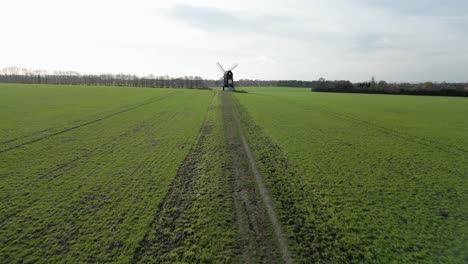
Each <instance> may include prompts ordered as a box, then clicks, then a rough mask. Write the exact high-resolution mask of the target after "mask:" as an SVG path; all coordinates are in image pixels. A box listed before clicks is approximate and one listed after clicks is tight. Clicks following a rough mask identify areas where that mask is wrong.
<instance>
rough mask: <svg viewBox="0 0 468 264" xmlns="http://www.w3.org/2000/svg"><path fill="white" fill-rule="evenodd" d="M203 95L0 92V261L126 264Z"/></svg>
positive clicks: (37, 89) (189, 134) (185, 148)
mask: <svg viewBox="0 0 468 264" xmlns="http://www.w3.org/2000/svg"><path fill="white" fill-rule="evenodd" d="M212 98H213V96H212V93H211V92H209V91H192V90H169V89H138V88H115V87H75V86H64V87H61V86H29V85H1V86H0V108H1V112H0V120H1V125H0V133H1V134H0V135H1V136H0V138H1V145H0V146H1V147H0V152H1V153H0V164H1V166H0V177H1V182H0V200H1V201H2V205H1V208H0V219H1V222H0V223H1V227H0V232H1V235H0V245H1V246H0V262H2V263H9V262H11V263H18V262H33V263H38V262H68V263H79V262H128V261H129V260H131V259H132V257H133V252H134V251H135V249H136V247H137V246H138V243H139V242H140V240H141V239H142V238H143V236H144V235H145V233H146V231H147V229H148V226H149V225H150V223H151V222H152V220H153V217H154V214H155V211H156V210H157V208H158V205H159V203H160V201H161V199H162V198H163V197H164V196H165V194H166V192H167V189H168V187H169V185H170V184H171V182H172V180H173V179H174V176H175V175H176V172H177V170H178V167H179V166H180V165H181V163H182V161H183V160H184V157H185V156H186V155H187V153H188V152H189V150H190V148H191V147H192V145H194V144H195V142H196V139H197V137H198V133H199V130H200V128H201V124H202V122H203V120H204V117H205V115H206V111H207V109H208V106H209V105H210V103H211V101H212Z"/></svg>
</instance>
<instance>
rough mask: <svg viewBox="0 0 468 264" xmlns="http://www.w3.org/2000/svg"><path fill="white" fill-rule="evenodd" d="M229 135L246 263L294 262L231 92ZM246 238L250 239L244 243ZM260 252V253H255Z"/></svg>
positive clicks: (226, 108) (226, 99)
mask: <svg viewBox="0 0 468 264" xmlns="http://www.w3.org/2000/svg"><path fill="white" fill-rule="evenodd" d="M221 96H222V98H223V114H224V122H225V126H226V137H227V140H228V142H229V148H230V153H231V158H232V165H233V169H234V171H233V177H234V186H233V195H234V204H235V208H236V215H237V225H238V232H239V239H238V241H239V242H243V243H241V244H240V248H241V252H242V256H243V261H242V262H244V263H249V262H255V261H253V260H255V259H256V258H260V259H259V260H260V261H261V262H266V263H278V262H281V260H282V261H283V262H284V263H292V259H291V255H290V253H289V250H288V248H287V241H286V239H285V237H284V235H283V231H282V227H281V225H280V223H279V221H278V217H277V215H276V212H275V210H274V208H273V205H272V202H271V198H270V196H269V194H268V190H267V189H266V187H265V185H264V183H263V179H262V176H261V175H260V172H259V171H258V169H257V166H256V164H255V159H254V157H253V155H252V152H251V151H250V148H249V145H248V143H247V140H246V138H245V135H244V132H243V130H242V126H241V122H240V115H239V112H238V109H237V107H236V104H235V102H234V101H233V100H234V99H233V98H232V95H231V94H230V93H222V95H221ZM244 242H246V243H244ZM255 255H256V256H255Z"/></svg>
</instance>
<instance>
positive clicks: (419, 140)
mask: <svg viewBox="0 0 468 264" xmlns="http://www.w3.org/2000/svg"><path fill="white" fill-rule="evenodd" d="M294 103H295V104H298V102H296V101H294ZM299 104H301V105H303V106H307V107H311V108H313V109H316V110H317V111H319V112H321V113H324V114H326V115H328V116H331V117H334V118H335V119H339V120H343V121H346V122H350V123H352V124H355V125H357V126H360V127H365V128H368V129H373V130H378V131H380V132H382V133H384V134H385V135H388V136H392V137H396V138H399V139H402V140H405V141H407V142H411V143H415V144H418V145H421V146H424V147H427V148H431V149H436V150H439V151H442V152H445V153H447V154H451V155H455V156H460V155H466V153H467V152H468V151H467V150H465V149H463V148H460V147H457V146H452V145H449V144H444V143H441V142H439V141H435V140H432V139H429V138H423V137H417V136H413V135H408V134H405V133H402V132H400V131H396V130H394V129H391V128H388V127H385V126H381V125H378V124H375V123H372V122H369V121H365V120H361V119H359V118H356V117H353V116H351V115H350V114H345V113H337V112H334V111H332V110H330V109H328V108H326V107H323V106H318V105H310V104H303V103H299ZM428 142H429V143H428Z"/></svg>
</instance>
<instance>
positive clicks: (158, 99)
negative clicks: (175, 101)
mask: <svg viewBox="0 0 468 264" xmlns="http://www.w3.org/2000/svg"><path fill="white" fill-rule="evenodd" d="M173 93H174V92H172V93H170V94H168V95H166V96H163V97H157V98H153V99H152V100H149V101H146V102H143V103H140V104H137V105H135V106H131V107H129V108H125V109H123V110H119V111H117V112H114V113H111V114H109V115H106V116H103V117H100V118H97V119H94V120H91V121H88V122H85V123H83V124H79V125H76V126H72V127H69V128H66V129H63V130H60V131H57V132H54V133H52V134H49V135H46V136H43V137H39V138H36V139H34V140H30V141H27V142H24V143H21V144H18V145H14V146H11V147H9V148H6V149H3V150H0V154H3V153H6V152H8V151H11V150H14V149H18V148H21V147H24V146H26V145H30V144H33V143H36V142H40V141H42V140H45V139H49V138H51V137H54V136H58V135H61V134H64V133H67V132H70V131H73V130H76V129H79V128H82V127H85V126H88V125H91V124H94V123H97V122H100V121H103V120H106V119H109V118H111V117H114V116H116V115H119V114H123V113H125V112H128V111H131V110H134V109H137V108H140V107H143V106H146V105H149V104H152V103H155V102H158V101H161V100H163V99H166V98H167V97H169V96H171V95H172V94H173ZM47 130H50V129H46V130H45V131H47ZM34 134H38V132H35V133H33V134H29V135H26V136H23V137H20V138H25V137H29V136H32V135H34ZM16 140H17V139H16ZM10 142H13V140H12V141H10ZM6 143H7V142H3V143H2V144H6Z"/></svg>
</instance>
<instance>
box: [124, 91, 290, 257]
mask: <svg viewBox="0 0 468 264" xmlns="http://www.w3.org/2000/svg"><path fill="white" fill-rule="evenodd" d="M216 96H220V98H219V97H218V99H221V102H222V103H221V104H219V105H217V106H216V107H212V108H211V110H209V111H215V113H217V114H216V115H211V118H212V119H213V116H217V119H216V118H215V119H216V120H217V121H216V120H206V121H205V122H204V125H203V127H202V129H201V131H200V136H199V139H198V142H197V144H196V145H195V146H194V147H193V148H192V150H191V152H190V153H189V154H188V156H187V157H186V159H185V161H184V163H183V164H182V166H180V167H179V171H178V172H177V175H176V177H175V179H174V181H173V183H172V185H171V188H170V189H169V191H168V193H167V194H166V197H165V198H164V200H163V201H162V203H161V204H160V206H159V208H158V211H157V213H156V214H155V217H154V219H153V222H152V223H151V226H150V228H149V230H148V232H147V233H146V235H145V237H144V238H143V239H142V241H140V243H139V247H138V249H137V250H136V251H135V252H134V256H133V260H132V263H137V262H138V263H145V262H147V261H151V262H157V263H161V262H162V263H170V262H174V261H187V259H186V258H185V257H182V255H184V254H185V253H186V252H188V251H189V249H190V248H194V247H195V248H196V247H197V246H198V243H200V241H199V239H200V238H203V237H207V236H208V239H209V240H211V239H214V238H213V236H221V237H222V240H219V241H231V242H226V244H224V246H225V248H224V249H223V250H222V251H218V252H211V254H217V253H219V252H230V253H228V255H229V256H228V257H226V258H225V257H224V256H223V257H222V258H217V257H218V256H214V257H213V258H212V260H215V261H214V262H229V263H231V262H234V263H292V259H291V255H290V253H289V251H288V248H287V241H286V239H285V237H284V234H283V230H282V227H281V225H280V223H279V220H278V217H277V215H276V212H275V210H274V208H273V205H272V201H271V199H270V197H269V194H268V191H267V189H266V188H265V185H264V183H263V180H262V176H261V175H260V173H259V171H258V169H257V167H256V164H255V159H254V158H253V155H252V153H251V151H250V149H249V146H248V144H247V140H246V138H245V135H244V132H243V129H242V126H241V122H240V114H239V111H238V108H237V105H236V103H235V101H234V98H233V96H232V94H230V93H220V94H217V95H216ZM212 113H213V112H212ZM213 121H215V122H216V123H213ZM215 124H218V125H215ZM213 155H215V156H217V157H218V159H217V160H213V158H214V156H213ZM214 171H215V172H216V173H215V174H213V172H214ZM210 173H211V174H210ZM223 181H225V182H226V184H225V185H223ZM210 184H212V185H211V187H210V186H207V185H210ZM206 192H216V193H211V195H212V196H213V197H220V196H223V197H221V198H220V199H221V200H220V202H219V203H216V202H212V200H203V201H205V202H200V200H198V201H197V199H199V198H200V197H201V196H200V194H204V193H206ZM223 204H226V205H227V206H228V207H229V209H224V210H226V211H225V213H226V216H223V217H224V219H225V221H224V220H222V221H218V222H217V223H213V222H210V221H211V220H215V218H209V216H206V215H203V213H201V214H199V213H196V212H210V210H223V208H220V207H219V206H220V205H221V206H222V205H223ZM201 207H202V208H201ZM210 208H211V209H210ZM211 212H212V211H211ZM204 218H205V219H204ZM201 219H202V220H201ZM206 219H211V220H210V221H208V222H207V221H204V220H206ZM217 219H218V220H220V219H219V218H217ZM223 221H224V222H225V223H230V224H229V227H228V229H229V230H230V231H227V230H226V229H225V231H224V232H225V233H220V231H219V232H215V233H211V234H210V233H206V232H207V231H206V230H209V229H210V228H207V229H203V227H200V226H197V225H196V224H194V223H200V222H204V223H205V224H206V225H211V227H213V226H216V225H219V224H220V223H223ZM184 230H191V231H190V232H186V231H184ZM226 231H227V232H226ZM219 247H223V246H219ZM188 262H204V261H203V260H201V259H198V258H197V256H194V258H193V259H189V260H188Z"/></svg>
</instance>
